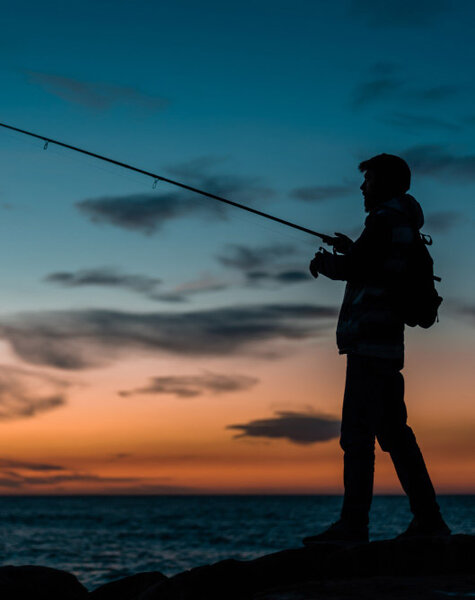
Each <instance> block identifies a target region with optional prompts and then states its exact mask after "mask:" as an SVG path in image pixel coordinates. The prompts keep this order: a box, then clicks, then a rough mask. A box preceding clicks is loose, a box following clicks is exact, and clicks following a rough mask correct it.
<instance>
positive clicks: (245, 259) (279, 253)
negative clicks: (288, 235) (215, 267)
mask: <svg viewBox="0 0 475 600" xmlns="http://www.w3.org/2000/svg"><path fill="white" fill-rule="evenodd" d="M296 251H297V249H296V247H295V246H292V245H290V244H270V245H266V246H257V247H254V248H250V247H249V246H244V245H241V244H228V245H227V248H226V250H225V252H224V253H223V254H220V255H218V256H217V257H216V258H217V260H218V261H219V262H220V263H221V264H222V265H223V266H225V267H231V268H233V269H239V270H240V271H249V270H251V269H252V270H254V269H258V268H259V267H266V266H267V265H268V264H269V263H273V262H275V261H277V260H279V259H281V258H286V257H288V256H289V254H294V253H295V252H296Z"/></svg>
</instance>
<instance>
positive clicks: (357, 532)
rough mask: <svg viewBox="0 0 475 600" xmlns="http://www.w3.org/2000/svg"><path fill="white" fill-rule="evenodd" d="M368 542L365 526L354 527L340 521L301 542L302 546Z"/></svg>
mask: <svg viewBox="0 0 475 600" xmlns="http://www.w3.org/2000/svg"><path fill="white" fill-rule="evenodd" d="M368 541H369V536H368V527H367V526H366V525H362V526H354V525H352V524H349V523H347V522H345V521H342V520H341V519H340V520H339V521H337V522H336V523H333V525H330V527H329V528H328V529H326V530H325V531H323V532H322V533H319V534H318V535H313V536H310V537H306V538H304V539H303V540H302V542H303V544H304V546H312V545H313V544H319V543H321V542H356V543H365V542H368Z"/></svg>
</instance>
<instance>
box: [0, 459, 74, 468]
mask: <svg viewBox="0 0 475 600" xmlns="http://www.w3.org/2000/svg"><path fill="white" fill-rule="evenodd" d="M0 469H2V470H3V469H26V470H27V471H64V467H61V466H59V465H50V464H46V463H30V462H23V461H19V460H12V459H10V458H0Z"/></svg>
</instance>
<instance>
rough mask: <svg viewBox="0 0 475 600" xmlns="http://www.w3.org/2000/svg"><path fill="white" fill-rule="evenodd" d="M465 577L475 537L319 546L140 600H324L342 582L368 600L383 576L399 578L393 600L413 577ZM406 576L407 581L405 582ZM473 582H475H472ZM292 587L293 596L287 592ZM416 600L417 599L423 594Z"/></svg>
mask: <svg viewBox="0 0 475 600" xmlns="http://www.w3.org/2000/svg"><path fill="white" fill-rule="evenodd" d="M462 574H463V575H466V576H469V575H473V574H475V536H468V535H454V536H450V537H444V538H443V537H441V538H419V539H413V540H387V541H382V542H372V543H369V544H352V545H346V546H345V545H341V544H318V545H315V546H314V547H312V548H296V549H291V550H284V551H282V552H276V553H275V554H269V555H267V556H263V557H260V558H257V559H254V560H251V561H238V560H226V561H221V562H218V563H216V564H214V565H207V566H204V567H199V568H197V569H191V570H190V571H185V572H184V573H179V574H178V575H175V576H174V577H171V578H170V579H168V580H167V581H166V582H162V583H159V584H157V585H153V586H151V587H150V588H149V589H147V590H145V591H144V592H143V593H142V594H140V595H139V596H138V597H137V598H136V599H135V600H194V599H196V600H202V599H203V598H206V600H212V599H216V600H218V599H219V600H221V599H223V598H226V600H231V599H242V600H246V599H252V598H255V597H257V596H256V594H258V593H261V597H262V598H265V597H267V598H272V599H274V598H275V599H276V600H277V598H288V599H289V600H290V599H291V598H295V599H297V598H299V599H300V598H315V597H318V598H320V597H322V598H324V596H321V594H320V592H319V593H318V594H316V591H315V590H322V591H323V588H324V587H325V585H326V586H327V587H328V585H329V581H330V580H332V581H336V584H337V585H340V584H341V585H343V587H345V586H346V587H345V589H346V592H344V593H343V591H342V593H343V596H341V597H345V598H352V597H354V598H357V597H358V598H361V597H366V596H365V595H364V593H363V589H364V585H363V583H362V581H361V578H362V577H366V578H368V577H369V578H372V580H374V578H375V577H381V576H398V577H397V578H394V577H393V579H392V581H393V582H396V588H397V589H395V591H394V594H395V595H393V597H394V598H396V597H399V598H401V599H402V598H404V599H407V598H408V596H406V595H405V593H406V592H405V591H404V590H406V591H407V589H406V588H405V587H404V586H405V585H406V584H405V583H404V581H405V580H407V577H411V576H417V577H416V579H417V581H419V583H421V582H422V579H421V577H422V578H424V577H426V578H427V577H428V576H429V577H430V576H432V575H433V576H443V575H446V576H448V577H449V578H451V577H452V578H453V576H457V575H462ZM401 576H406V577H405V578H404V579H403V580H401V579H400V577H401ZM472 580H475V578H473V577H472ZM388 581H389V580H388ZM306 582H316V583H315V584H314V585H316V586H317V587H316V588H315V589H314V591H313V595H305V592H304V595H302V593H300V592H298V589H299V588H302V585H304V587H305V583H306ZM386 583H387V582H386ZM362 585H363V587H362ZM388 585H389V584H388ZM398 585H402V588H401V590H402V591H401V590H400V591H401V594H400V596H397V594H398V593H399V591H397V590H398V589H399V588H398V587H397V586H398ZM421 585H422V584H421ZM427 585H428V586H429V587H427V586H426V588H425V589H426V591H427V593H428V594H429V593H432V591H431V589H432V588H430V585H432V584H430V582H429V583H428V584H427ZM289 586H290V591H291V592H290V595H289V592H285V589H287V588H288V587H289ZM356 588H358V589H359V594H360V596H358V595H353V596H351V595H348V593H347V592H348V590H352V589H356ZM416 588H417V586H416ZM271 589H272V590H273V591H272V594H274V595H270V596H266V590H271ZM279 590H280V592H279ZM472 591H473V589H472ZM299 593H300V595H299ZM355 593H356V592H355ZM379 593H380V592H379ZM434 593H435V592H434ZM262 594H263V595H262ZM286 594H287V595H286ZM345 594H346V595H345ZM361 594H363V595H361ZM449 596H450V594H448V596H447V597H449ZM328 597H332V598H338V595H336V596H335V595H334V596H331V594H330V595H329V596H328ZM377 597H378V591H377V589H376V588H375V595H374V598H377ZM380 597H381V594H380ZM413 597H414V598H416V597H417V590H416V591H415V592H414V595H413ZM427 597H429V596H427ZM430 597H431V598H432V597H433V598H435V597H436V596H430ZM443 597H444V596H443V594H442V595H439V596H438V598H439V600H440V599H441V598H443Z"/></svg>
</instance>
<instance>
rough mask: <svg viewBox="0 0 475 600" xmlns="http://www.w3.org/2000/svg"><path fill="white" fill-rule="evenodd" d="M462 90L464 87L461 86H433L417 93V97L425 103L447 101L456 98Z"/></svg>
mask: <svg viewBox="0 0 475 600" xmlns="http://www.w3.org/2000/svg"><path fill="white" fill-rule="evenodd" d="M461 90H462V87H461V86H459V85H454V84H451V83H442V84H440V85H435V86H431V87H428V88H426V89H424V90H419V91H417V92H416V97H419V98H420V99H421V100H423V101H424V102H427V101H429V102H433V101H438V100H447V99H449V98H452V97H453V96H456V95H457V94H458V93H459V92H460V91H461Z"/></svg>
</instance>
